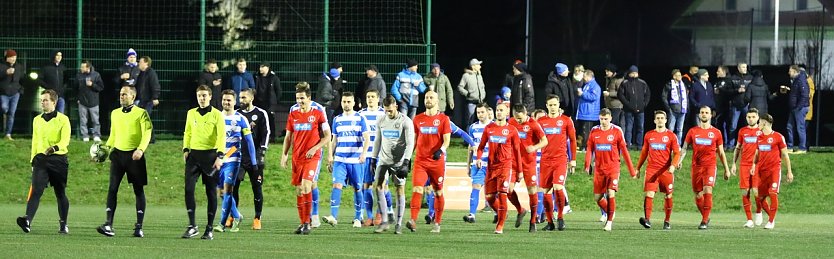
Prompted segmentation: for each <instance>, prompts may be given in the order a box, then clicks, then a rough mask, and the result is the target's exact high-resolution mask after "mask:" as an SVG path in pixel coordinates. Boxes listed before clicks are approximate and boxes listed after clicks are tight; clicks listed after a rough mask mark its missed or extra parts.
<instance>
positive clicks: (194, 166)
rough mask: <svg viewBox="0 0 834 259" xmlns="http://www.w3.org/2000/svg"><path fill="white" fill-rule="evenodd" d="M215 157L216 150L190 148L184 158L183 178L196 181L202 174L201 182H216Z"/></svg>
mask: <svg viewBox="0 0 834 259" xmlns="http://www.w3.org/2000/svg"><path fill="white" fill-rule="evenodd" d="M216 159H217V150H214V149H212V150H191V152H189V153H188V157H186V158H185V179H186V180H187V181H197V177H201V176H202V180H203V183H217V181H218V180H217V171H216V170H214V161H215V160H216Z"/></svg>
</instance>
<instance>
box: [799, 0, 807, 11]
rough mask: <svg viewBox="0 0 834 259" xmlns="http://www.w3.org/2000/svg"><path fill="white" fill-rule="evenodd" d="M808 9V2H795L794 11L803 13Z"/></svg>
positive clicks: (803, 0)
mask: <svg viewBox="0 0 834 259" xmlns="http://www.w3.org/2000/svg"><path fill="white" fill-rule="evenodd" d="M807 9H808V0H796V10H797V11H804V10H807Z"/></svg>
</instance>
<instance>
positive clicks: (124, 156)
mask: <svg viewBox="0 0 834 259" xmlns="http://www.w3.org/2000/svg"><path fill="white" fill-rule="evenodd" d="M133 151H135V149H134V150H130V151H121V150H118V149H115V148H114V149H113V151H111V152H110V175H118V176H122V175H123V174H127V182H128V183H132V184H141V185H148V169H147V165H146V164H145V155H144V154H143V155H142V158H140V159H139V160H133ZM118 179H121V177H119V178H118Z"/></svg>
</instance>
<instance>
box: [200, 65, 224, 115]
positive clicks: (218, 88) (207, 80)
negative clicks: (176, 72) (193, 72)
mask: <svg viewBox="0 0 834 259" xmlns="http://www.w3.org/2000/svg"><path fill="white" fill-rule="evenodd" d="M218 79H219V80H220V82H221V83H220V84H219V85H214V80H218ZM222 82H223V75H221V74H220V72H214V73H210V72H208V71H206V70H203V72H200V76H199V77H198V78H197V86H201V85H205V86H208V87H210V88H211V96H214V98H211V106H214V108H217V109H223V107H222V105H221V104H220V103H221V102H222V98H218V97H219V96H221V93H222V92H223V83H222Z"/></svg>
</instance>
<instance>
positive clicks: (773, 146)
mask: <svg viewBox="0 0 834 259" xmlns="http://www.w3.org/2000/svg"><path fill="white" fill-rule="evenodd" d="M757 145H758V150H759V161H758V163H756V167H757V168H759V170H773V171H779V170H781V169H782V152H781V151H782V149H783V148H786V147H787V145H785V137H784V136H782V134H779V132H776V131H774V132H772V133H770V134H769V135H765V134H764V133H762V135H759V138H758V141H757Z"/></svg>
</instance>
